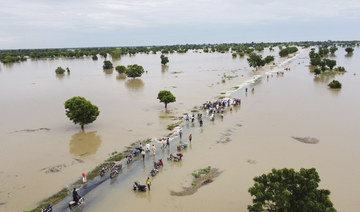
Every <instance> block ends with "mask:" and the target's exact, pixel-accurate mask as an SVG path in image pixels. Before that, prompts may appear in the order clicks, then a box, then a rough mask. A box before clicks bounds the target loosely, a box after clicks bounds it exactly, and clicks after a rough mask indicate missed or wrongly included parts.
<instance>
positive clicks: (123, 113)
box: [0, 49, 360, 211]
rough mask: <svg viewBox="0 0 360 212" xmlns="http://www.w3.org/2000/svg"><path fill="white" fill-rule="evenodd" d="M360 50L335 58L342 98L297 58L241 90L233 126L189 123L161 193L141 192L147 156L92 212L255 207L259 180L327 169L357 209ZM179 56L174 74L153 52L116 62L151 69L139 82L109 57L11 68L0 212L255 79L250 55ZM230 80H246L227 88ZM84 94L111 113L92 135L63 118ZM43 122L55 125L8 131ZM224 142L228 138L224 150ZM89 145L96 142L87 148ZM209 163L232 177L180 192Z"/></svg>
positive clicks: (325, 179) (327, 177) (345, 203)
mask: <svg viewBox="0 0 360 212" xmlns="http://www.w3.org/2000/svg"><path fill="white" fill-rule="evenodd" d="M356 50H358V49H355V52H354V55H353V56H352V57H343V54H344V51H343V49H340V50H339V51H338V52H337V54H338V56H337V57H338V59H337V60H338V64H340V65H343V66H345V67H346V68H347V70H348V72H347V73H346V74H344V75H342V76H336V79H339V80H340V81H341V82H342V83H343V88H342V89H341V90H340V91H332V90H329V89H328V88H327V86H326V82H323V81H316V80H314V78H313V75H312V74H310V73H309V70H308V68H307V67H306V65H307V64H308V60H307V59H303V58H306V57H307V54H305V53H304V54H305V55H300V56H299V57H298V58H297V59H295V60H293V61H292V62H291V63H290V67H291V71H290V72H285V76H284V77H276V74H275V75H274V76H272V77H270V78H269V80H268V81H267V79H266V77H262V78H261V80H258V81H257V83H255V85H254V86H255V91H254V92H253V93H252V92H248V94H247V95H245V94H244V91H243V90H240V91H239V92H238V93H234V94H233V95H234V96H238V97H241V99H242V105H241V108H239V109H236V110H234V111H233V112H231V113H230V112H228V113H226V115H225V117H224V120H223V121H221V120H215V123H210V122H205V123H204V127H203V128H199V127H196V125H195V127H192V126H191V125H189V126H187V125H184V126H183V128H184V132H186V135H185V133H184V138H186V136H187V135H188V133H190V132H192V133H193V143H192V145H191V146H189V148H188V149H187V151H186V152H185V154H184V160H183V161H182V162H181V163H179V164H174V163H167V162H166V164H165V167H164V169H163V170H160V173H159V174H158V175H157V176H156V177H155V178H154V179H153V181H152V190H151V192H147V193H133V192H132V191H131V185H132V181H133V180H134V178H135V179H137V180H139V181H141V182H142V183H144V182H145V179H146V178H145V177H146V174H147V169H149V168H150V165H149V164H151V161H149V162H148V163H147V164H146V163H145V164H144V167H143V169H142V170H140V171H139V172H138V173H135V174H134V176H132V177H131V178H129V179H124V180H122V178H121V175H120V176H119V177H118V178H117V179H116V180H115V181H112V183H111V184H110V183H109V184H108V185H107V186H108V187H105V188H99V190H98V191H95V192H93V193H90V194H89V196H88V197H87V199H90V200H93V201H91V202H87V203H86V205H85V208H86V211H98V210H99V209H104V208H106V210H107V211H118V210H126V209H129V210H141V209H143V210H145V209H146V210H150V211H159V210H165V209H171V210H172V211H189V210H196V211H205V210H207V211H218V210H223V209H227V210H230V211H239V210H240V211H246V206H247V205H248V204H250V202H251V197H250V195H249V194H248V192H247V190H248V188H249V187H250V186H251V185H252V184H253V181H252V178H253V177H254V176H257V175H260V174H262V173H266V172H269V171H270V170H271V168H283V167H292V168H295V169H299V168H301V167H305V168H310V167H315V168H317V170H318V172H319V174H320V177H321V179H322V181H321V184H320V185H321V187H324V188H327V189H330V190H331V192H332V194H331V196H330V198H331V200H332V201H333V203H334V204H335V207H336V208H337V209H338V210H339V211H358V210H359V208H360V205H359V204H358V203H357V199H358V197H359V192H358V190H359V186H357V185H356V184H354V183H352V182H356V179H358V178H359V177H360V171H359V169H357V168H356V167H357V165H358V164H359V162H360V156H359V154H357V151H356V150H357V149H358V147H359V144H358V138H359V135H360V134H359V132H358V131H357V127H358V126H359V120H360V119H359V118H360V115H359V113H358V112H356V111H357V108H359V106H360V99H359V96H358V95H356V94H357V91H359V85H360V83H359V81H360V78H359V77H360V74H357V75H353V74H354V73H357V66H358V64H360V61H359V57H358V54H357V53H356V52H357V51H356ZM265 54H267V53H265ZM275 54H276V53H274V55H275ZM169 59H170V64H169V66H168V67H166V68H164V67H161V65H159V61H160V59H159V55H151V54H150V55H137V56H134V57H122V58H121V60H118V61H115V62H114V63H115V65H118V64H123V65H128V64H133V63H138V64H140V65H143V66H144V68H145V70H148V73H147V74H144V75H143V77H141V78H140V79H139V80H137V81H136V82H135V81H129V79H122V78H120V77H117V73H116V72H115V71H114V72H113V73H105V72H103V71H102V69H101V66H102V61H101V60H100V61H92V60H91V59H81V60H78V59H76V60H66V59H57V60H39V61H28V62H25V63H20V64H13V65H12V66H3V65H2V66H1V69H0V81H1V82H0V87H1V88H2V90H3V91H5V90H6V91H7V92H2V94H1V97H0V98H1V105H2V106H1V107H2V108H1V113H2V115H1V117H2V121H1V123H0V126H1V127H0V130H1V132H0V133H1V142H0V145H1V148H0V157H1V162H0V164H1V166H0V167H1V172H0V177H1V185H0V188H1V191H0V192H1V193H0V198H1V201H0V202H6V204H2V205H0V210H1V211H21V210H25V209H31V208H32V207H34V206H35V205H36V201H39V200H41V199H42V198H44V197H46V196H49V195H51V194H53V193H54V192H55V191H57V190H60V189H61V188H62V187H64V186H66V185H67V184H69V183H71V182H73V181H74V180H75V179H78V178H79V177H80V176H81V173H82V172H86V171H88V170H90V169H91V168H93V167H95V166H96V164H98V163H99V162H101V161H103V160H104V159H105V158H106V157H107V155H108V154H109V153H111V152H112V151H114V150H121V149H122V148H124V146H126V145H129V144H130V143H132V142H133V141H136V140H138V139H143V138H148V137H154V136H155V137H159V136H161V135H165V134H167V131H166V126H167V125H168V124H169V123H170V122H171V120H170V119H171V118H166V117H172V116H177V115H179V114H182V113H183V112H187V111H189V110H190V109H191V108H192V107H193V106H194V105H198V104H200V103H202V102H203V101H206V100H208V99H212V98H213V97H215V96H217V95H218V94H219V93H220V92H223V91H226V90H231V88H232V87H234V86H237V85H238V84H241V82H244V81H246V80H248V79H250V78H252V77H253V76H254V74H253V73H252V72H251V71H249V70H250V69H249V68H247V63H246V59H239V58H237V59H232V58H231V55H230V54H202V53H201V54H200V53H191V52H190V53H187V54H173V55H170V56H169ZM277 61H279V59H277ZM57 66H63V67H69V68H70V69H71V74H70V75H65V76H63V77H61V78H58V77H56V76H55V74H54V70H55V68H56V67H57ZM171 72H180V73H173V74H172V73H171ZM223 73H226V74H228V75H235V74H237V75H239V77H237V78H234V79H232V80H228V81H227V82H226V83H225V84H223V83H221V76H222V75H223ZM241 75H244V77H241ZM15 79H16V80H15ZM161 89H168V90H171V91H172V92H173V93H174V94H175V96H176V97H177V102H176V103H173V104H169V111H168V112H165V111H164V109H163V106H164V105H163V104H160V103H158V101H157V100H156V94H157V92H158V91H159V90H161ZM75 95H79V96H84V97H85V98H87V99H89V100H90V101H92V103H94V104H96V105H98V106H99V108H100V111H101V113H100V116H99V118H98V120H96V121H95V122H94V123H93V124H91V125H89V126H86V128H85V133H82V132H80V129H79V127H78V126H75V125H73V124H72V123H71V122H70V121H69V120H68V119H67V118H66V117H65V115H64V113H65V112H64V108H63V103H64V101H65V100H66V99H68V98H70V97H72V96H75ZM41 127H45V128H49V129H50V130H49V131H38V132H17V133H11V134H10V133H9V132H13V131H17V130H22V129H37V128H41ZM224 136H225V137H227V138H229V140H230V141H229V142H226V143H219V142H218V141H219V140H221V139H222V138H223V137H224ZM292 136H297V137H307V136H310V137H315V138H317V139H319V141H320V142H319V143H317V144H314V145H309V144H304V143H301V142H298V141H296V140H294V139H292V138H291V137H292ZM84 139H86V140H89V141H90V142H89V144H91V145H89V144H88V143H86V144H84V142H83V141H84ZM86 145H87V146H86ZM165 155H166V154H165ZM165 155H164V157H166V156H165ZM77 159H81V161H84V162H79V161H78V160H77ZM248 161H252V162H253V163H248ZM60 164H66V165H67V166H66V167H65V168H63V169H62V170H61V171H60V172H57V173H50V174H45V173H44V172H43V171H41V169H43V168H46V167H52V166H56V165H60ZM208 165H210V166H212V167H216V168H218V169H219V170H221V171H223V173H222V174H221V175H220V176H219V177H218V178H216V179H215V180H214V182H212V183H210V184H208V185H206V186H203V187H202V188H200V189H199V191H198V192H196V193H195V194H194V195H191V196H186V197H174V196H170V193H169V192H170V190H181V188H182V186H189V185H191V180H192V178H191V172H192V171H194V170H196V169H199V168H204V167H207V166H208ZM204 200H205V201H206V202H205V203H206V204H205V203H204ZM85 208H84V209H85Z"/></svg>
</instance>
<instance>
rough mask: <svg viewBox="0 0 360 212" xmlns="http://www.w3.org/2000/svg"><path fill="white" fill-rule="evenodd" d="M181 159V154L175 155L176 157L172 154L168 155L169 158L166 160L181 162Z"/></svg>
mask: <svg viewBox="0 0 360 212" xmlns="http://www.w3.org/2000/svg"><path fill="white" fill-rule="evenodd" d="M182 157H183V154H181V153H178V154H176V156H175V155H173V154H170V156H169V157H168V158H167V159H168V160H173V161H176V162H178V161H180V160H181V158H182Z"/></svg>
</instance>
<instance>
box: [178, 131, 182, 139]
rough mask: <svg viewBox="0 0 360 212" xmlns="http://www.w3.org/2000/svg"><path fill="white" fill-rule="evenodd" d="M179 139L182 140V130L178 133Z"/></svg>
mask: <svg viewBox="0 0 360 212" xmlns="http://www.w3.org/2000/svg"><path fill="white" fill-rule="evenodd" d="M179 136H180V139H181V138H182V130H180V132H179Z"/></svg>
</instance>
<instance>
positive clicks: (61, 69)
mask: <svg viewBox="0 0 360 212" xmlns="http://www.w3.org/2000/svg"><path fill="white" fill-rule="evenodd" d="M55 73H56V74H64V73H65V69H63V68H62V67H60V66H59V67H57V68H56V69H55Z"/></svg>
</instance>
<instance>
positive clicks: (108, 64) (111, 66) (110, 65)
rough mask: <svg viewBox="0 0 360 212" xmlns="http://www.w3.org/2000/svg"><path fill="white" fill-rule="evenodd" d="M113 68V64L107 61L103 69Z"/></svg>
mask: <svg viewBox="0 0 360 212" xmlns="http://www.w3.org/2000/svg"><path fill="white" fill-rule="evenodd" d="M112 68H113V64H112V63H111V62H110V61H108V60H105V61H104V65H103V69H112Z"/></svg>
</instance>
